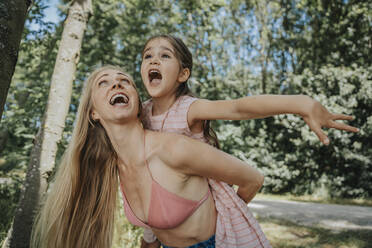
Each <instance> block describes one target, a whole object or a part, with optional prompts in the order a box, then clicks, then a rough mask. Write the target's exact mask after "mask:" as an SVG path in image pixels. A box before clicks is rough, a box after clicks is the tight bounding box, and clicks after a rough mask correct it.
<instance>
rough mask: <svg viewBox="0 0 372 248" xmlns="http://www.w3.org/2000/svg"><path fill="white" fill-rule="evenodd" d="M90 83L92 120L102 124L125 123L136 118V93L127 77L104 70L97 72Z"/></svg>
mask: <svg viewBox="0 0 372 248" xmlns="http://www.w3.org/2000/svg"><path fill="white" fill-rule="evenodd" d="M92 83H93V85H92V86H91V87H92V99H91V100H92V102H93V107H92V111H91V117H92V119H93V120H95V121H100V122H101V124H104V123H108V122H112V123H125V122H127V121H128V120H131V119H134V118H137V114H138V111H139V109H138V108H139V107H138V106H139V105H138V104H139V99H138V93H137V90H136V88H135V86H134V83H133V80H132V79H131V77H130V76H129V75H127V74H125V73H123V72H121V71H119V70H115V69H106V70H104V71H101V72H99V73H98V74H97V76H96V78H95V80H94V81H93V82H92Z"/></svg>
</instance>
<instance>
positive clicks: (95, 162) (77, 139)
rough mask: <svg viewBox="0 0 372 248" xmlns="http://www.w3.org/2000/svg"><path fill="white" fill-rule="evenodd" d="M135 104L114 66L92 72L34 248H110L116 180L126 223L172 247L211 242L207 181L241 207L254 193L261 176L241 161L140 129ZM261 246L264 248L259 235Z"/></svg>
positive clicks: (200, 145) (127, 84)
mask: <svg viewBox="0 0 372 248" xmlns="http://www.w3.org/2000/svg"><path fill="white" fill-rule="evenodd" d="M140 106H141V104H140V101H139V98H138V93H137V91H136V88H135V86H134V84H133V81H132V79H131V78H130V77H129V76H128V75H127V74H126V73H125V72H123V71H122V70H121V69H120V68H117V67H113V66H106V67H103V68H100V69H98V70H96V71H94V72H93V73H92V74H91V76H90V77H89V78H88V80H87V83H86V89H85V90H84V93H83V96H82V100H81V103H80V106H79V112H78V113H79V114H78V119H77V122H76V126H75V128H74V132H73V135H72V139H71V142H70V144H69V147H68V148H67V150H66V152H65V154H64V156H63V159H62V162H61V164H60V166H59V169H58V171H57V174H56V179H55V182H54V185H53V187H52V189H51V191H50V192H49V194H48V197H47V199H46V202H45V204H44V206H43V208H42V210H41V212H40V214H39V216H38V218H37V222H36V224H35V228H34V232H33V238H32V245H33V246H34V247H57V248H58V247H104V248H106V247H110V246H111V241H112V234H113V221H114V212H115V211H114V210H115V203H116V195H117V190H118V179H119V181H120V186H121V190H122V193H123V199H124V203H125V204H124V209H125V212H126V215H127V217H128V219H129V221H131V222H132V223H133V224H136V225H139V226H144V227H150V228H151V229H152V231H153V232H154V233H155V235H156V236H157V238H158V239H159V240H160V241H161V243H162V244H164V246H172V247H187V246H192V245H206V244H207V243H208V244H210V243H211V244H212V245H213V243H214V233H215V230H216V210H215V205H214V201H213V198H212V197H211V195H210V190H209V186H208V182H207V180H206V178H213V179H215V180H218V181H225V182H227V183H229V184H235V185H238V186H239V189H238V191H237V194H238V195H239V196H240V197H241V198H242V199H243V200H245V201H247V202H248V201H250V200H251V199H252V198H253V197H254V195H255V194H256V192H257V191H258V190H259V189H260V187H261V186H262V183H263V176H262V175H261V174H260V173H259V172H258V171H257V170H256V169H254V168H252V167H250V166H248V165H246V164H245V163H243V162H242V161H240V160H238V159H236V158H234V157H232V156H230V155H228V154H226V153H224V152H221V151H219V150H217V149H215V148H213V147H212V146H209V145H207V144H204V143H201V142H198V141H196V140H193V139H190V138H188V137H186V136H181V135H176V134H169V133H159V132H152V131H145V130H144V129H143V127H142V124H141V122H140V120H139V118H138V117H139V113H140V108H141V107H140ZM255 242H256V241H255ZM257 242H258V241H257ZM259 242H260V245H261V246H264V247H270V245H269V244H268V241H267V240H266V238H264V237H263V238H261V240H260V241H259ZM195 247H196V246H195ZM204 247H205V246H204ZM211 247H213V246H211Z"/></svg>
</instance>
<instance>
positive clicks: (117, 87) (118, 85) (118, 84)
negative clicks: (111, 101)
mask: <svg viewBox="0 0 372 248" xmlns="http://www.w3.org/2000/svg"><path fill="white" fill-rule="evenodd" d="M112 88H113V89H122V88H124V87H123V85H122V84H121V83H120V82H119V81H116V82H115V83H114V84H113V85H112Z"/></svg>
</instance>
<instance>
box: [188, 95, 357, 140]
mask: <svg viewBox="0 0 372 248" xmlns="http://www.w3.org/2000/svg"><path fill="white" fill-rule="evenodd" d="M279 114H297V115H300V116H301V117H302V118H303V119H304V121H305V122H306V124H307V125H308V126H309V127H310V129H311V130H312V131H313V132H314V133H315V134H316V135H317V136H318V138H319V140H320V141H321V142H323V143H324V144H326V145H328V143H329V139H328V137H327V136H326V135H325V134H324V132H323V131H322V128H323V127H326V128H336V129H339V130H345V131H349V132H358V129H357V128H355V127H352V126H349V125H347V124H344V123H340V122H336V121H337V120H352V119H353V117H352V116H349V115H344V114H333V113H330V112H329V111H328V110H327V109H326V108H325V107H324V106H323V105H322V104H320V103H319V102H318V101H316V100H314V99H312V98H311V97H308V96H305V95H258V96H248V97H243V98H239V99H236V100H225V101H222V100H221V101H208V100H197V101H195V102H194V103H193V104H191V106H190V110H189V112H188V115H187V121H188V123H189V126H190V127H192V126H193V125H194V124H195V123H198V122H200V121H202V120H248V119H255V118H264V117H269V116H273V115H279Z"/></svg>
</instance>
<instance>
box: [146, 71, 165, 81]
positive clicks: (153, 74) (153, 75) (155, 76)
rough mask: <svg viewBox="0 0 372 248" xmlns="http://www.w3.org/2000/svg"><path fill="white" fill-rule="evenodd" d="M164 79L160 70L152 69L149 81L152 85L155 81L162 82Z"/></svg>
mask: <svg viewBox="0 0 372 248" xmlns="http://www.w3.org/2000/svg"><path fill="white" fill-rule="evenodd" d="M162 78H163V77H162V76H161V73H160V71H159V70H156V69H151V70H150V71H149V79H150V83H151V82H153V81H154V80H155V79H158V80H161V79H162Z"/></svg>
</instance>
